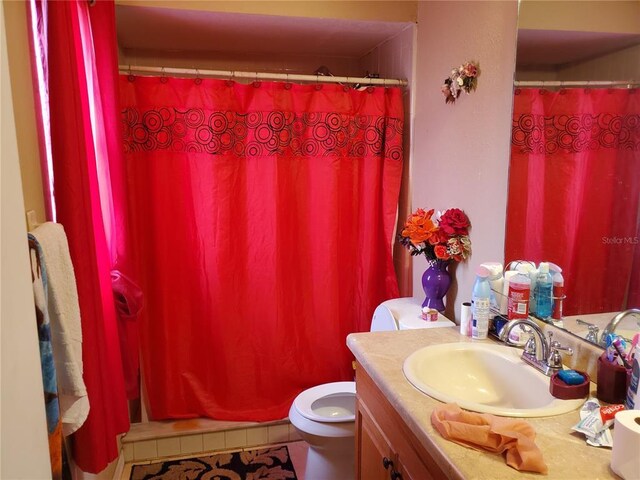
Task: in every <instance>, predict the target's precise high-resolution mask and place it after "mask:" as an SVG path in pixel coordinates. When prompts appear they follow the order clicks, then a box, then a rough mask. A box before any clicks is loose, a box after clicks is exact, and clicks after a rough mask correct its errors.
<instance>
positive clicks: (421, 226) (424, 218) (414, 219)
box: [402, 208, 438, 246]
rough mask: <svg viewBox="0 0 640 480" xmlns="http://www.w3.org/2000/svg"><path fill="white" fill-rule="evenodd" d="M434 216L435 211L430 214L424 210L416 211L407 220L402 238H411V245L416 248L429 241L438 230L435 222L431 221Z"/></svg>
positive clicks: (430, 211)
mask: <svg viewBox="0 0 640 480" xmlns="http://www.w3.org/2000/svg"><path fill="white" fill-rule="evenodd" d="M432 215H433V210H429V211H428V212H425V211H424V210H423V209H422V208H419V209H418V210H416V211H415V212H414V213H413V214H411V216H410V217H409V218H408V219H407V222H406V223H405V225H404V230H402V236H403V237H406V238H409V240H411V243H413V244H414V245H416V246H417V245H419V244H421V243H422V242H426V241H427V240H429V239H430V238H431V235H433V232H434V231H436V230H437V229H438V227H437V226H436V225H435V224H434V223H433V220H431V216H432Z"/></svg>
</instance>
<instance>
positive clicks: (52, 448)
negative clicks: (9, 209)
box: [29, 235, 62, 479]
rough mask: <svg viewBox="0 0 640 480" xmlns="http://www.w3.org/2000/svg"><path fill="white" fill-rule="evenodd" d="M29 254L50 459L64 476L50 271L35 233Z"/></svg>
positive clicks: (57, 476)
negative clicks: (50, 320)
mask: <svg viewBox="0 0 640 480" xmlns="http://www.w3.org/2000/svg"><path fill="white" fill-rule="evenodd" d="M29 257H30V260H31V281H32V283H33V300H34V303H35V305H36V321H37V325H38V343H39V347H40V368H41V370H42V386H43V389H44V407H45V414H46V418H47V433H48V436H49V459H50V460H51V478H52V479H60V478H62V424H61V422H60V405H59V403H58V386H57V384H56V367H55V364H54V361H53V349H52V348H51V324H50V322H49V310H48V307H47V272H46V269H45V267H44V263H43V260H42V257H43V255H42V249H41V248H40V245H39V244H38V242H37V241H36V239H35V237H33V235H29Z"/></svg>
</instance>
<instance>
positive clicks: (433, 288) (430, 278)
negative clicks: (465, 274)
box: [422, 260, 451, 312]
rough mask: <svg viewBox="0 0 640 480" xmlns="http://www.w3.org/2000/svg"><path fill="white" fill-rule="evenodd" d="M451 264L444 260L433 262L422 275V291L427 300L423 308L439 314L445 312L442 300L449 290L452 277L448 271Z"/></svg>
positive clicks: (423, 303)
mask: <svg viewBox="0 0 640 480" xmlns="http://www.w3.org/2000/svg"><path fill="white" fill-rule="evenodd" d="M448 266H449V262H446V261H443V260H432V261H430V262H429V268H427V269H426V270H425V271H424V273H423V274H422V289H423V290H424V294H425V296H426V298H425V299H424V302H422V306H423V307H428V308H433V309H434V310H437V311H439V312H443V311H444V302H443V301H442V299H443V298H444V296H445V295H446V294H447V290H449V285H450V284H451V277H450V276H449V272H448V271H447V267H448Z"/></svg>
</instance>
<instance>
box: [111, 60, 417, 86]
mask: <svg viewBox="0 0 640 480" xmlns="http://www.w3.org/2000/svg"><path fill="white" fill-rule="evenodd" d="M118 68H119V69H120V73H122V74H134V73H153V74H161V75H169V74H170V75H178V76H182V75H188V76H193V77H213V78H225V79H228V80H231V79H235V78H248V79H251V80H281V81H285V82H312V83H362V84H365V85H382V86H385V87H392V86H398V87H406V86H407V85H408V82H407V81H406V80H403V79H395V78H366V77H333V76H326V75H300V74H297V73H265V72H238V71H233V70H200V69H197V68H171V67H144V66H135V67H134V66H129V65H119V66H118Z"/></svg>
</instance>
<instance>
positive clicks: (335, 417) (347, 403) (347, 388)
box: [289, 382, 356, 480]
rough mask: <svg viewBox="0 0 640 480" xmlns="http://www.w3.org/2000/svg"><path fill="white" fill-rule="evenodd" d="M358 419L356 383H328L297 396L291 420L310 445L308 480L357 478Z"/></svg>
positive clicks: (307, 467)
mask: <svg viewBox="0 0 640 480" xmlns="http://www.w3.org/2000/svg"><path fill="white" fill-rule="evenodd" d="M355 418H356V384H355V382H334V383H325V384H323V385H318V386H317V387H313V388H309V389H307V390H305V391H304V392H302V393H301V394H300V395H298V396H297V397H296V399H295V400H294V401H293V404H292V405H291V409H290V410H289V421H290V422H291V425H293V426H294V428H295V429H296V431H297V432H298V434H299V435H300V437H301V438H302V439H303V440H304V441H305V442H307V443H308V444H309V450H308V452H307V465H306V468H305V476H304V478H305V479H307V480H333V479H344V480H348V479H351V478H353V477H354V471H355V464H354V461H355V452H354V449H355V443H354V438H353V437H354V434H355Z"/></svg>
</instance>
